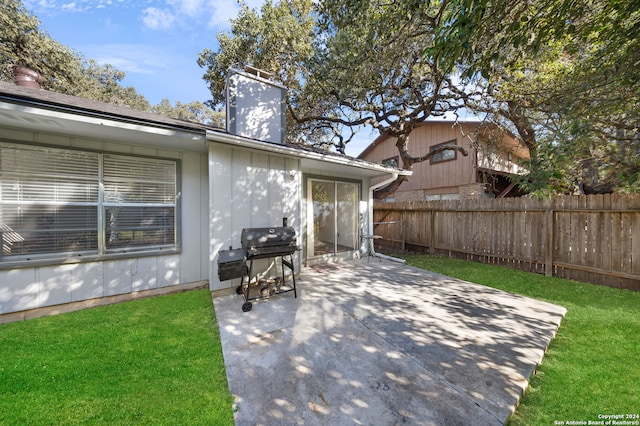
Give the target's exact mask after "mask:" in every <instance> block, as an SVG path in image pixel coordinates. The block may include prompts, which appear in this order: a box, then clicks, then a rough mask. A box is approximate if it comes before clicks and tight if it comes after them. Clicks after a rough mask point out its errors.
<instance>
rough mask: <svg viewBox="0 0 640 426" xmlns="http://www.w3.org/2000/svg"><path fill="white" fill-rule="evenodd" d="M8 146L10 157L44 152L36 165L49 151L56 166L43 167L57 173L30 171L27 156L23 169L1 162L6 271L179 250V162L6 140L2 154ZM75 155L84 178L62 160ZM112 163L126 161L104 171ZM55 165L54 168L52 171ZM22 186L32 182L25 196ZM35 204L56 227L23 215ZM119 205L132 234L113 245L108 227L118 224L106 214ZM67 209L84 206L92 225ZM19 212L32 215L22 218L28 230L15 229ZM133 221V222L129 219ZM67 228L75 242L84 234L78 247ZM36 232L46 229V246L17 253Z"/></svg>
mask: <svg viewBox="0 0 640 426" xmlns="http://www.w3.org/2000/svg"><path fill="white" fill-rule="evenodd" d="M3 151H4V152H5V153H7V154H6V155H9V154H8V152H9V151H13V152H14V153H17V154H16V157H15V158H18V156H20V155H22V156H29V155H31V156H33V157H34V158H35V157H37V156H39V160H34V165H35V166H36V167H37V164H42V161H43V160H42V157H43V154H44V153H46V155H47V156H50V158H51V163H50V164H51V166H50V167H49V165H50V164H49V163H47V164H46V166H45V167H44V168H45V169H48V170H47V172H49V173H52V175H53V177H51V178H48V177H47V176H46V175H45V174H43V173H41V176H38V175H37V173H35V172H33V171H32V170H29V171H26V170H28V166H29V165H30V163H29V161H31V160H30V159H29V158H26V157H25V158H24V163H25V166H24V167H22V168H21V170H18V168H17V166H16V167H13V166H12V165H11V163H12V162H11V161H10V159H9V158H7V159H6V160H5V161H6V164H5V165H3V163H2V158H1V157H0V269H2V268H9V267H17V266H22V265H24V266H29V265H34V264H58V263H61V262H63V261H64V262H65V263H67V262H82V261H94V260H100V259H108V258H118V257H132V256H133V255H136V256H144V255H154V254H160V253H161V254H168V253H177V252H179V251H180V229H179V223H180V200H179V194H180V161H179V160H176V159H167V158H156V157H142V156H134V155H128V154H119V153H118V154H116V153H113V154H112V153H102V152H95V151H87V150H76V149H70V148H66V147H50V146H42V145H31V144H23V143H15V142H13V141H7V140H0V155H2V152H3ZM65 156H66V157H65ZM70 157H72V158H73V159H74V161H78V163H80V164H78V168H79V169H82V170H83V172H82V173H86V174H84V175H83V174H79V175H78V176H80V177H77V176H76V175H75V174H76V173H77V172H76V171H74V170H72V169H73V164H70V161H69V160H65V159H64V158H70ZM83 158H86V159H87V163H86V164H85V163H83V162H82V159H83ZM47 161H49V160H47ZM65 161H66V162H65ZM106 161H111V162H112V163H113V164H115V162H117V161H121V162H122V164H123V165H124V166H123V167H121V168H120V169H118V168H117V167H115V168H112V169H114V170H116V171H115V172H113V171H112V172H109V171H107V172H106V175H107V176H105V162H106ZM58 163H60V165H59V166H58ZM136 164H139V165H140V166H141V168H142V169H144V170H145V172H144V173H136V170H135V168H133V167H131V166H132V165H134V166H135V165H136ZM96 167H97V169H96ZM54 169H55V172H51V170H54ZM84 170H86V172H84ZM129 172H132V173H129ZM110 173H111V174H110ZM114 176H115V178H116V179H115V180H114V179H111V183H110V177H114ZM3 180H4V181H5V182H3ZM114 181H119V182H121V183H122V185H121V186H122V188H123V191H124V192H125V195H124V198H121V199H114V198H113V195H112V194H113V191H111V193H110V192H109V191H110V188H112V187H113V182H114ZM23 183H24V184H25V185H29V189H28V190H27V191H24V193H25V194H27V195H23V194H22V193H23V191H21V187H22V186H23ZM94 185H95V186H94ZM3 190H4V192H5V196H4V197H3ZM29 207H31V208H32V209H35V211H36V212H37V214H40V211H44V212H46V214H44V215H43V216H46V217H52V218H55V219H52V220H51V222H52V223H53V222H55V224H54V225H50V224H48V227H47V229H46V231H43V230H42V229H38V228H39V224H38V223H37V220H38V219H37V218H36V216H35V215H32V217H31V218H28V214H25V213H24V211H26V210H27V208H29ZM83 208H84V211H82V209H83ZM118 208H121V209H122V211H124V212H125V213H124V214H123V219H121V221H120V222H118V223H117V226H118V227H119V228H118V233H119V234H126V235H127V236H128V240H126V241H125V242H123V241H118V243H117V244H114V241H113V235H114V231H113V230H111V232H109V229H108V227H109V226H112V227H113V226H114V223H111V224H110V223H109V218H107V216H108V213H109V212H110V211H113V210H114V209H118ZM21 209H22V210H21ZM65 209H68V210H74V209H78V211H79V212H80V214H81V218H82V215H84V216H86V218H83V219H84V220H85V221H86V222H85V223H84V224H83V225H77V228H76V225H75V224H74V223H73V221H74V219H75V217H76V216H75V215H76V214H77V213H76V212H75V211H71V212H66V213H64V210H65ZM92 209H95V214H94V213H91V211H92ZM127 210H128V212H127ZM60 212H63V213H60ZM3 214H4V215H5V220H4V221H3ZM11 214H13V219H12V216H11ZM15 215H20V216H21V218H22V216H24V217H27V218H28V220H27V219H25V220H21V221H20V223H21V224H22V225H21V227H22V228H24V229H20V230H17V231H16V230H14V229H12V228H11V225H12V224H13V225H14V226H15V224H16V223H17V222H16V221H15V220H17V219H16V218H15ZM127 218H128V219H129V220H128V221H127V222H126V223H125V219H127ZM29 221H30V222H29ZM51 226H53V227H51ZM65 231H68V232H70V235H71V237H72V238H71V239H73V238H75V237H77V236H78V235H80V236H81V237H82V238H81V241H82V244H80V248H78V247H76V244H70V243H69V242H68V241H63V240H64V238H62V237H61V234H64V232H65ZM36 232H40V233H41V234H42V233H45V234H46V233H47V232H48V233H49V234H48V237H45V239H44V241H45V242H46V243H47V244H50V246H47V244H44V246H45V247H42V246H41V247H42V248H40V250H38V248H36V249H35V250H30V249H28V248H27V249H25V248H24V247H23V248H21V249H20V251H21V252H20V253H17V254H15V253H12V248H13V249H16V248H17V247H19V245H20V244H25V242H26V240H25V237H26V238H27V239H28V238H32V240H33V235H34V234H35V233H36ZM94 233H95V235H93V234H94ZM109 235H111V236H112V240H111V241H109V240H108V238H109ZM60 247H62V248H60Z"/></svg>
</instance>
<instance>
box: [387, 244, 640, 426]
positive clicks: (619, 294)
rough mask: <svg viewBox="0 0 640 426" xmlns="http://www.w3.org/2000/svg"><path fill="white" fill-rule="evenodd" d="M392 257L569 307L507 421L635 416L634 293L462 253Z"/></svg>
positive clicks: (639, 340)
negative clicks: (470, 257) (503, 265)
mask: <svg viewBox="0 0 640 426" xmlns="http://www.w3.org/2000/svg"><path fill="white" fill-rule="evenodd" d="M398 256H399V257H403V258H405V259H407V263H408V264H410V265H413V266H416V267H419V268H423V269H427V270H430V271H434V272H438V273H441V274H445V275H448V276H452V277H456V278H461V279H464V280H467V281H471V282H475V283H478V284H483V285H486V286H489V287H494V288H498V289H501V290H506V291H508V292H512V293H517V294H522V295H525V296H529V297H532V298H536V299H540V300H545V301H548V302H551V303H555V304H558V305H561V306H564V307H565V308H566V309H567V315H566V316H565V318H564V319H563V321H562V324H561V326H560V329H559V330H558V334H557V336H556V338H555V339H554V340H553V341H552V342H551V345H550V346H549V350H548V352H547V354H546V355H545V358H544V360H543V362H542V364H541V366H540V367H539V369H538V371H537V373H536V374H535V375H534V377H533V378H532V379H531V382H530V385H529V389H528V390H527V391H526V393H525V395H524V397H523V398H522V400H521V402H520V405H519V407H518V410H517V411H516V413H515V414H514V415H513V416H512V418H511V420H510V424H513V425H521V424H522V425H553V424H559V423H555V422H569V421H578V422H582V421H584V422H585V424H587V423H588V422H589V421H599V420H602V419H601V418H599V415H612V414H621V415H623V416H626V415H629V417H628V418H627V419H625V418H622V419H618V420H617V421H630V422H636V421H639V420H640V419H638V417H637V416H638V415H639V414H640V293H638V292H632V291H629V290H620V289H615V288H609V287H603V286H596V285H592V284H585V283H580V282H576V281H569V280H564V279H560V278H552V277H546V276H544V275H539V274H533V273H527V272H520V271H516V270H512V269H507V268H501V267H497V266H493V265H484V264H480V263H476V262H469V261H464V260H457V259H449V258H444V257H436V256H425V255H398ZM639 423H640V422H639ZM619 424H623V423H619ZM631 424H638V423H631Z"/></svg>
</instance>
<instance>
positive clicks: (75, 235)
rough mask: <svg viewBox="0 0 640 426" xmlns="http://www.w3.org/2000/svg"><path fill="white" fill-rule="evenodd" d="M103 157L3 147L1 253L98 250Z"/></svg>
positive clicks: (0, 160)
mask: <svg viewBox="0 0 640 426" xmlns="http://www.w3.org/2000/svg"><path fill="white" fill-rule="evenodd" d="M98 165H99V156H98V154H96V153H86V152H77V151H68V150H61V149H56V148H40V147H32V146H16V145H12V144H6V143H2V144H0V235H1V237H0V239H1V240H2V255H3V256H6V255H13V256H30V255H38V254H43V253H60V254H62V253H64V254H68V253H79V252H86V251H97V248H98V238H97V206H98V186H99V185H98V184H99V181H98V172H99V168H98Z"/></svg>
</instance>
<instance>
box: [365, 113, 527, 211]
mask: <svg viewBox="0 0 640 426" xmlns="http://www.w3.org/2000/svg"><path fill="white" fill-rule="evenodd" d="M443 144H452V145H457V146H459V147H463V148H464V149H465V150H466V151H467V152H468V153H469V155H468V156H464V155H462V154H461V153H460V152H459V151H453V150H451V151H449V150H447V151H443V152H441V153H439V154H436V155H434V156H433V157H432V158H431V160H427V161H424V162H422V163H416V164H414V165H413V176H411V177H410V178H409V180H408V181H407V182H405V183H403V184H402V185H401V186H400V188H399V189H398V191H396V193H395V194H394V196H393V197H392V198H388V199H387V201H409V200H438V199H447V200H451V199H466V198H485V197H496V198H501V197H514V196H520V195H523V194H522V193H520V192H519V191H518V188H517V187H516V186H515V185H514V184H513V183H511V182H510V181H509V179H508V178H507V176H508V175H510V174H520V173H523V172H524V171H525V169H524V168H523V167H522V166H521V165H520V164H521V162H522V160H527V159H529V158H530V157H529V150H528V149H527V148H526V147H525V146H524V144H522V143H521V142H520V141H518V140H517V139H516V138H515V137H513V135H511V134H509V133H508V132H505V131H503V130H500V129H499V128H498V127H497V126H495V125H490V124H487V123H483V122H480V121H465V122H454V121H427V122H424V123H423V124H421V125H420V126H418V127H417V128H416V129H415V130H413V132H412V133H411V135H410V137H409V152H410V153H412V154H413V155H414V156H416V157H418V156H422V155H424V154H426V153H428V152H429V151H430V150H432V149H434V148H437V147H439V146H441V145H443ZM358 158H360V159H363V160H367V161H371V162H374V163H381V164H386V165H392V166H398V167H402V162H401V160H400V156H399V153H398V149H397V148H396V138H393V137H388V136H380V137H378V138H377V139H376V140H375V141H373V143H371V145H369V146H368V147H367V148H366V149H365V150H364V151H363V152H362V153H361V154H360V155H359V156H358Z"/></svg>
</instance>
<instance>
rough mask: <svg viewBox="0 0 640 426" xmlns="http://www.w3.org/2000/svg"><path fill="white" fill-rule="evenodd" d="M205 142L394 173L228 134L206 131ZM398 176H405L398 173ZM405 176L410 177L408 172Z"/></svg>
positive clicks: (358, 161)
mask: <svg viewBox="0 0 640 426" xmlns="http://www.w3.org/2000/svg"><path fill="white" fill-rule="evenodd" d="M207 141H209V142H219V143H226V144H230V145H235V146H239V147H243V148H250V149H257V150H260V151H267V152H270V153H275V154H280V155H284V156H287V157H297V158H304V159H308V160H316V161H325V162H330V163H333V164H339V165H343V166H350V167H357V168H361V169H365V170H370V171H374V172H378V173H380V175H387V174H389V173H394V172H393V168H390V167H388V166H383V165H382V164H375V163H370V162H368V161H365V160H359V159H353V158H349V157H342V156H338V155H327V154H321V153H318V152H312V151H304V150H301V149H296V148H291V147H288V146H286V145H278V144H276V143H268V142H261V141H256V140H253V139H247V138H244V137H241V136H236V135H231V134H228V133H218V132H215V131H210V130H207ZM398 174H405V173H402V171H399V172H398ZM407 175H411V172H408V173H407Z"/></svg>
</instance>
